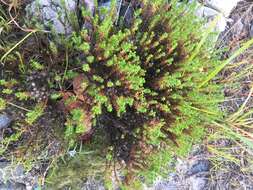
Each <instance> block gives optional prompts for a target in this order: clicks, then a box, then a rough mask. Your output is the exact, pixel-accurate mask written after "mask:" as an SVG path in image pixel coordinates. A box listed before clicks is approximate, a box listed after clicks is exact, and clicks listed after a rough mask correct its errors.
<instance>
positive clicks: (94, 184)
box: [82, 179, 105, 190]
mask: <svg viewBox="0 0 253 190" xmlns="http://www.w3.org/2000/svg"><path fill="white" fill-rule="evenodd" d="M82 190H105V186H104V185H103V183H102V182H101V181H97V180H94V179H88V180H87V181H86V183H85V184H84V186H83V187H82Z"/></svg>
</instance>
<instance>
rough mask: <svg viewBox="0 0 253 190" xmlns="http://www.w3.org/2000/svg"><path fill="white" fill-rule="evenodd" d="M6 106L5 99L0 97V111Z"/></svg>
mask: <svg viewBox="0 0 253 190" xmlns="http://www.w3.org/2000/svg"><path fill="white" fill-rule="evenodd" d="M5 107H6V101H5V100H4V99H3V98H0V111H1V110H4V109H5Z"/></svg>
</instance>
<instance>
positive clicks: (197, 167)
mask: <svg viewBox="0 0 253 190" xmlns="http://www.w3.org/2000/svg"><path fill="white" fill-rule="evenodd" d="M210 165H211V164H210V161H209V160H199V161H197V163H195V164H194V165H192V167H191V168H190V169H189V171H188V172H187V175H188V176H191V175H194V174H197V173H200V172H208V171H209V170H210Z"/></svg>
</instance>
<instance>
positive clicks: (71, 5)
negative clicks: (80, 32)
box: [26, 0, 77, 34]
mask: <svg viewBox="0 0 253 190" xmlns="http://www.w3.org/2000/svg"><path fill="white" fill-rule="evenodd" d="M62 2H63V3H62ZM76 9H77V3H76V1H75V0H35V1H33V2H32V3H31V4H29V5H27V7H26V13H27V17H28V19H29V18H30V19H34V20H35V22H38V23H40V24H42V26H43V27H44V29H47V28H50V29H52V30H53V31H55V32H56V33H59V34H70V33H71V32H72V31H73V23H71V21H72V20H73V19H72V18H71V15H72V16H73V15H76Z"/></svg>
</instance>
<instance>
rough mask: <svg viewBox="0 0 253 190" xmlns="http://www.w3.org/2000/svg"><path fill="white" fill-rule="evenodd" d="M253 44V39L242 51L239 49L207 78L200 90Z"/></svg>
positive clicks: (244, 45) (245, 44)
mask: <svg viewBox="0 0 253 190" xmlns="http://www.w3.org/2000/svg"><path fill="white" fill-rule="evenodd" d="M252 44H253V39H251V40H249V41H247V42H246V43H244V44H243V46H242V47H241V48H240V49H238V50H237V51H236V52H235V53H234V54H233V55H232V56H231V57H230V58H228V59H227V60H225V61H224V62H223V63H222V64H221V65H219V66H218V67H216V68H215V70H214V71H213V72H211V73H210V74H209V75H208V76H207V78H206V80H204V81H203V82H202V83H201V84H200V85H199V86H198V88H201V87H203V86H204V85H205V84H206V83H208V82H209V81H210V80H212V79H213V78H214V77H215V76H216V75H217V74H218V73H219V72H220V71H221V70H222V69H223V68H224V67H225V66H226V65H227V64H229V63H231V61H233V59H235V58H236V57H238V56H239V55H240V54H242V53H243V52H244V51H246V50H247V49H248V48H249V47H250V46H251V45H252Z"/></svg>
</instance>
